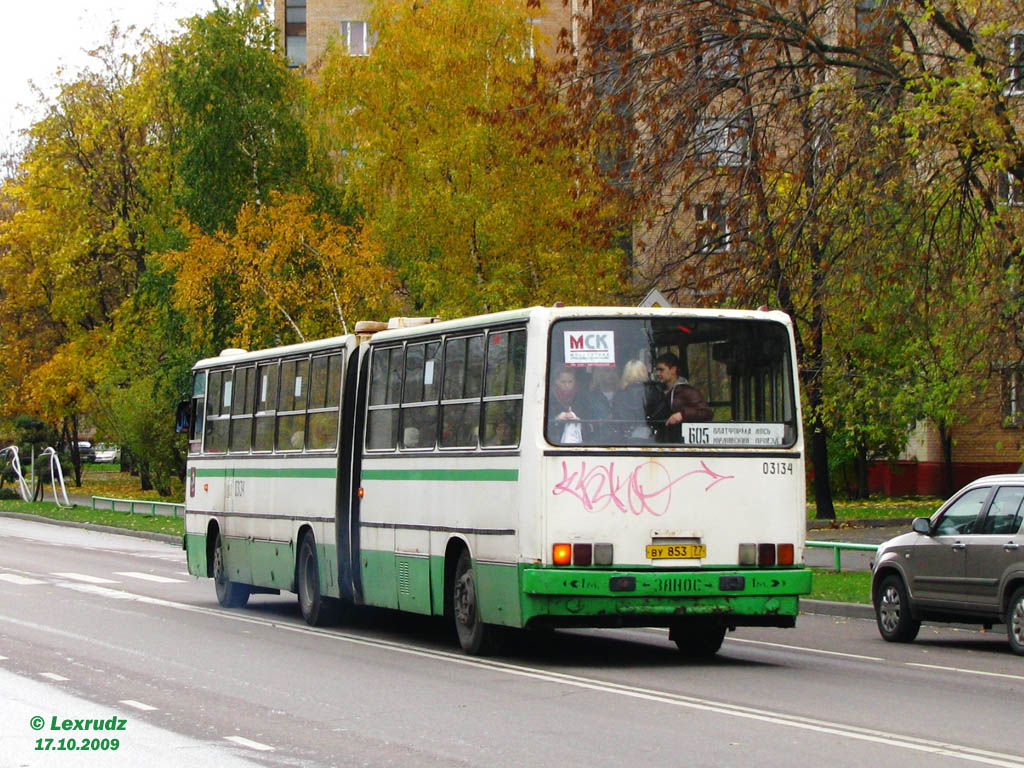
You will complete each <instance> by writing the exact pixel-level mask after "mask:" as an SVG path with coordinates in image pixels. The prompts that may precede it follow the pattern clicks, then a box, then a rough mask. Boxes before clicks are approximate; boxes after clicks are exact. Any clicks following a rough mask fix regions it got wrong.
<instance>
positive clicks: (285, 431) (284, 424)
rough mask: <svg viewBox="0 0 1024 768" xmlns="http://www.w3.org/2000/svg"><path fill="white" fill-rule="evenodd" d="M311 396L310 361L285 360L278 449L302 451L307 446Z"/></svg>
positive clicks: (278, 418) (279, 411) (279, 403)
mask: <svg viewBox="0 0 1024 768" xmlns="http://www.w3.org/2000/svg"><path fill="white" fill-rule="evenodd" d="M308 397H309V360H308V359H304V358H303V359H299V360H285V361H283V362H282V363H281V390H280V395H279V399H278V406H277V442H276V444H275V445H276V448H277V450H279V451H301V450H302V446H303V445H304V443H305V430H306V401H307V399H308Z"/></svg>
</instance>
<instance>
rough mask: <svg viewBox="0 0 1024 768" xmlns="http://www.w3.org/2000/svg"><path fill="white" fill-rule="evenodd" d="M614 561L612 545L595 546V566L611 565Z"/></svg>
mask: <svg viewBox="0 0 1024 768" xmlns="http://www.w3.org/2000/svg"><path fill="white" fill-rule="evenodd" d="M612 560H613V558H612V545H611V544H595V545H594V565H611V564H612Z"/></svg>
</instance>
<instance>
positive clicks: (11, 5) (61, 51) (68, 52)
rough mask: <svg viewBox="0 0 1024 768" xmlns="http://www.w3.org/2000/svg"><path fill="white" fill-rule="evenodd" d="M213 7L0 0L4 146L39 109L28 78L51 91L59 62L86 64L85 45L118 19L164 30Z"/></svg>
mask: <svg viewBox="0 0 1024 768" xmlns="http://www.w3.org/2000/svg"><path fill="white" fill-rule="evenodd" d="M213 8H214V0H77V2H75V1H74V0H45V2H40V3H38V5H37V4H36V3H34V2H31V0H0V9H2V11H3V19H4V22H3V24H4V31H5V33H6V34H5V35H4V41H3V44H2V45H0V72H4V73H5V75H4V78H3V81H4V82H3V83H2V84H0V151H3V150H5V149H9V148H11V147H12V146H14V145H15V144H16V143H20V142H16V141H15V139H14V134H15V133H16V132H17V131H18V130H20V129H22V128H27V127H28V126H29V125H30V124H31V123H32V119H33V117H38V116H39V115H40V112H39V108H38V106H36V105H37V99H36V97H35V96H34V94H33V93H32V90H31V88H30V87H29V81H32V82H34V83H35V84H36V85H37V86H39V87H40V88H42V89H43V90H44V91H46V92H47V93H51V94H52V93H53V85H54V83H55V82H56V78H55V74H56V72H57V68H58V67H60V66H64V67H65V68H67V69H68V70H69V71H72V72H74V71H77V70H79V69H81V68H82V67H84V66H86V65H87V64H88V62H89V57H88V56H87V55H86V53H85V51H87V50H89V49H90V48H94V47H96V46H97V45H99V44H100V43H102V42H103V41H104V40H106V39H107V36H108V33H109V31H110V28H111V27H112V26H113V24H114V23H115V22H116V23H117V24H118V25H119V26H121V27H127V26H129V25H134V26H135V27H137V28H138V29H143V28H150V29H153V30H155V31H157V32H159V33H161V34H163V33H166V32H168V31H170V30H172V29H176V28H177V26H178V25H177V20H178V19H180V18H183V17H188V16H191V15H193V14H195V13H205V12H207V11H210V10H213ZM65 79H67V78H65ZM18 105H25V106H27V107H28V108H29V112H27V113H26V112H25V111H24V109H18Z"/></svg>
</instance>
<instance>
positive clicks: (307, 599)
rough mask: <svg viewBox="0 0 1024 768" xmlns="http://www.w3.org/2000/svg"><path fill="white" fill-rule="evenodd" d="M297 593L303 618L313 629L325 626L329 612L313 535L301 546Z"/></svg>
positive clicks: (296, 578)
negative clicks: (323, 591) (322, 588)
mask: <svg viewBox="0 0 1024 768" xmlns="http://www.w3.org/2000/svg"><path fill="white" fill-rule="evenodd" d="M295 581H296V582H297V583H296V585H295V588H296V589H295V591H296V592H298V595H299V610H300V611H302V618H304V619H305V620H306V623H307V624H309V626H311V627H319V626H323V625H324V624H325V623H326V620H327V614H328V611H327V610H326V607H325V604H324V603H325V598H324V597H322V596H321V595H320V566H319V563H318V561H317V557H316V540H315V539H314V538H313V535H312V534H307V535H305V536H303V537H302V543H301V544H300V545H299V562H298V565H297V567H296V569H295Z"/></svg>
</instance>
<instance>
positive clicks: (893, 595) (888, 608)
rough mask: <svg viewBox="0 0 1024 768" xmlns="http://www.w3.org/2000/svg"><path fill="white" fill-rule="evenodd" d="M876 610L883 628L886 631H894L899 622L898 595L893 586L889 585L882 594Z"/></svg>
mask: <svg viewBox="0 0 1024 768" xmlns="http://www.w3.org/2000/svg"><path fill="white" fill-rule="evenodd" d="M878 612H879V614H880V616H881V619H882V626H883V627H885V630H886V631H887V632H894V631H896V627H897V626H898V625H899V623H900V596H899V593H898V592H897V591H896V589H895V588H894V587H889V588H888V589H886V590H885V592H884V593H883V594H882V601H881V604H880V605H879V607H878Z"/></svg>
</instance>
